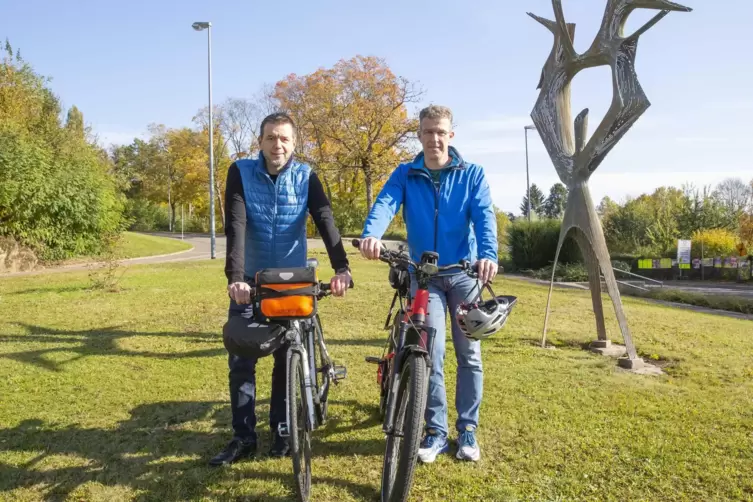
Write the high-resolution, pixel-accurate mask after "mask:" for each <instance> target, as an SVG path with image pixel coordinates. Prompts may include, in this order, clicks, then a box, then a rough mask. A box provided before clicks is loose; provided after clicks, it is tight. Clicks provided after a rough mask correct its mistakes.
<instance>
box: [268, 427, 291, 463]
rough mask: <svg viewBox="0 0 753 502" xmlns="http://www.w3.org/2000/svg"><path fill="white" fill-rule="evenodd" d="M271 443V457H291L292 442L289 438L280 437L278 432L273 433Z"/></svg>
mask: <svg viewBox="0 0 753 502" xmlns="http://www.w3.org/2000/svg"><path fill="white" fill-rule="evenodd" d="M271 436H272V438H271V442H272V444H271V445H270V446H269V456H270V457H287V456H288V455H290V442H289V441H288V438H286V437H282V436H280V434H279V433H278V432H277V431H272V433H271Z"/></svg>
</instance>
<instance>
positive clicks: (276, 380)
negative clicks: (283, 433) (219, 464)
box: [228, 299, 288, 442]
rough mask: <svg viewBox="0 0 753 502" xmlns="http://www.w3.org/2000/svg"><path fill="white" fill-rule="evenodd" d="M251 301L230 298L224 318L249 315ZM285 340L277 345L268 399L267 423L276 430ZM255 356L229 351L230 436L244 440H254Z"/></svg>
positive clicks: (282, 387)
mask: <svg viewBox="0 0 753 502" xmlns="http://www.w3.org/2000/svg"><path fill="white" fill-rule="evenodd" d="M251 313H252V308H251V305H239V304H237V303H235V301H233V300H232V299H231V300H230V308H229V309H228V318H230V317H234V316H246V317H248V316H250V315H251ZM287 349H288V346H287V344H285V345H283V346H282V347H280V348H279V349H277V350H276V351H275V352H274V354H273V356H274V366H273V368H272V396H271V398H270V403H269V426H270V428H271V429H272V430H273V431H274V432H277V424H279V423H280V422H284V421H285V394H286V392H287V389H286V385H285V384H286V380H287ZM257 362H258V358H254V359H248V358H243V357H239V356H234V355H232V354H229V357H228V367H229V369H230V373H229V380H230V408H231V411H232V416H233V437H236V438H240V439H243V440H245V441H254V442H256V440H257V435H256V363H257Z"/></svg>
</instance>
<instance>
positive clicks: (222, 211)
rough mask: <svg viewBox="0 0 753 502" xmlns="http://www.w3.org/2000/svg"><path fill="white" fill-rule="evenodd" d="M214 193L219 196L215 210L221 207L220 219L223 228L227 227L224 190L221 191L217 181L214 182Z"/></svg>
mask: <svg viewBox="0 0 753 502" xmlns="http://www.w3.org/2000/svg"><path fill="white" fill-rule="evenodd" d="M214 185H215V186H214V194H215V196H216V197H217V207H216V208H215V211H217V209H219V211H220V221H222V228H225V207H224V206H223V205H222V192H220V187H219V186H218V185H217V183H216V182H215V184H214Z"/></svg>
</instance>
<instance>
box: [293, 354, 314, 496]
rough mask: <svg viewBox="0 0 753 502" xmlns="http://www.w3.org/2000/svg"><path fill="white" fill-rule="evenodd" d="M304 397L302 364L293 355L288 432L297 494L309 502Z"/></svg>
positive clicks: (308, 469) (297, 356) (309, 475)
mask: <svg viewBox="0 0 753 502" xmlns="http://www.w3.org/2000/svg"><path fill="white" fill-rule="evenodd" d="M305 396H306V382H305V380H304V376H303V361H302V360H301V355H300V354H299V353H298V352H293V355H292V356H291V358H290V365H289V366H288V393H287V399H288V416H289V417H290V423H288V430H289V431H290V456H291V457H292V458H293V474H294V475H295V488H296V494H297V495H298V500H300V501H301V502H308V500H309V496H310V495H311V431H310V430H309V427H308V425H307V418H306V417H308V413H309V410H308V405H307V403H306V397H305Z"/></svg>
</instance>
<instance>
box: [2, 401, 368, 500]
mask: <svg viewBox="0 0 753 502" xmlns="http://www.w3.org/2000/svg"><path fill="white" fill-rule="evenodd" d="M331 404H332V405H337V406H338V407H339V406H343V407H344V408H343V410H346V409H353V410H354V411H356V412H358V413H360V414H363V413H364V412H365V413H366V414H367V415H368V416H369V418H368V419H367V420H366V421H365V422H363V423H355V424H346V425H343V424H339V423H338V421H337V420H334V419H333V420H331V421H330V422H329V424H327V426H325V427H322V428H321V429H318V430H316V431H314V434H313V439H314V441H313V444H312V447H313V453H314V458H313V462H314V464H315V463H316V459H317V457H323V456H330V455H341V456H348V457H350V456H353V455H381V452H382V447H383V446H382V443H383V442H382V441H381V440H376V439H371V440H369V439H367V440H352V441H351V440H348V441H328V440H327V436H329V435H331V434H334V433H341V432H351V431H355V430H359V429H365V428H369V427H372V426H373V425H374V423H375V422H374V420H373V418H374V415H375V412H376V410H375V409H372V408H373V407H372V406H370V405H363V404H362V403H358V402H354V401H342V402H336V401H333V402H332V403H331ZM331 409H332V406H330V410H331ZM259 411H261V410H259ZM229 416H230V410H229V409H228V406H227V405H226V404H225V403H223V402H167V403H152V404H146V405H141V406H137V407H136V408H134V409H133V410H132V412H131V416H130V418H129V419H127V420H125V421H123V422H120V423H119V424H118V425H117V427H115V428H114V429H96V428H83V427H79V426H77V425H70V426H67V427H62V428H61V427H56V426H55V425H54V424H52V423H45V422H44V421H42V420H38V419H29V420H25V421H23V422H21V423H20V424H19V425H17V426H16V427H14V428H9V429H0V446H2V452H3V453H7V452H12V453H13V456H14V457H18V456H19V454H21V455H23V454H24V453H27V454H28V455H27V457H28V459H26V460H24V461H21V462H13V463H10V462H8V460H3V461H0V486H2V487H3V488H4V489H9V490H14V489H19V488H26V489H31V490H39V491H40V492H42V493H43V494H44V499H45V500H64V499H67V498H68V497H69V496H70V494H71V493H72V492H74V491H75V490H76V489H77V488H78V487H80V486H81V485H84V484H86V483H89V482H95V483H100V484H102V485H105V486H109V487H117V486H126V487H128V488H131V489H133V490H136V491H139V492H141V494H140V495H139V497H138V498H139V499H148V500H160V501H174V500H175V501H177V500H186V499H197V498H201V497H215V496H221V495H222V493H221V491H222V489H221V488H219V486H221V485H227V484H228V483H232V482H233V481H236V480H238V479H239V477H240V478H247V479H252V480H255V481H256V480H262V481H272V482H276V483H280V484H282V485H283V486H284V487H285V488H286V489H287V490H288V491H289V493H290V497H289V498H280V497H274V496H265V497H264V498H263V500H265V501H271V502H276V501H282V500H294V497H293V495H294V485H293V476H292V463H291V465H290V474H289V475H288V474H280V473H277V472H273V471H270V470H267V469H263V467H264V464H265V463H268V462H283V463H289V462H291V461H290V459H282V460H271V459H268V458H266V457H265V456H264V452H265V451H266V448H264V439H266V437H265V436H264V435H263V434H262V430H261V429H260V431H259V432H260V439H261V440H262V444H260V448H259V453H258V454H257V457H256V458H255V459H254V460H250V461H246V462H244V463H239V464H237V465H238V466H240V467H241V468H243V467H245V469H243V470H241V471H239V470H238V469H235V468H234V469H224V468H219V469H218V468H212V467H209V466H208V465H207V461H208V460H209V458H211V457H212V456H213V455H214V454H216V453H217V452H218V451H219V450H220V449H221V448H222V447H223V446H224V445H225V443H226V442H227V441H228V439H229V438H230V431H229V427H228V426H227V423H228V422H229ZM333 418H334V417H333ZM197 421H200V422H206V421H210V422H211V421H213V422H214V423H215V426H214V427H207V426H205V425H204V424H201V425H199V426H194V427H193V428H192V427H191V424H192V423H194V422H197ZM215 430H218V431H215ZM0 455H2V453H0ZM51 456H56V457H55V458H49V457H51ZM66 457H67V458H66ZM0 458H2V456H0ZM72 458H78V459H79V460H78V461H77V465H70V461H71V459H72ZM66 462H68V465H65V463H66ZM317 483H327V484H330V485H333V486H336V487H340V488H342V489H344V490H346V491H348V492H350V493H351V494H352V495H353V496H354V497H356V498H360V499H362V500H373V499H375V498H377V497H378V491H377V488H376V487H374V486H370V485H365V484H359V483H354V482H351V481H345V480H341V479H337V478H336V477H335V476H315V477H314V478H313V479H312V484H313V486H314V490H316V484H317ZM245 497H246V498H244V500H257V499H254V498H253V496H245ZM258 500H261V499H258Z"/></svg>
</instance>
